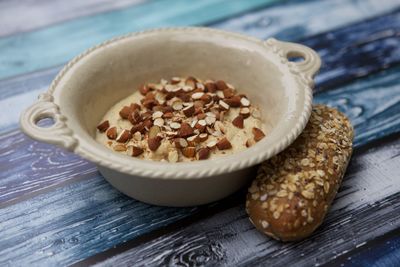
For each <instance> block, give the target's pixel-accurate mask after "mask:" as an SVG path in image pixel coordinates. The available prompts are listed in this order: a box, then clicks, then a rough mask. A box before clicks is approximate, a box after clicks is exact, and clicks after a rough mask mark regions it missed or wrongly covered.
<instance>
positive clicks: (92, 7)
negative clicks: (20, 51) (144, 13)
mask: <svg viewBox="0 0 400 267" xmlns="http://www.w3.org/2000/svg"><path fill="white" fill-rule="evenodd" d="M143 2H145V0H117V1H108V0H85V1H80V0H69V1H68V2H66V1H62V0H55V1H52V0H50V1H49V0H39V1H38V0H35V1H32V0H22V1H21V0H20V1H13V0H3V1H0V18H1V20H0V37H1V36H6V35H12V34H17V33H21V32H27V31H31V30H34V29H37V28H42V27H45V26H48V25H51V24H55V23H60V22H63V21H66V20H71V19H74V18H78V17H83V16H88V15H93V14H98V13H101V12H106V11H111V10H116V9H120V8H124V7H127V6H131V5H137V4H140V3H143Z"/></svg>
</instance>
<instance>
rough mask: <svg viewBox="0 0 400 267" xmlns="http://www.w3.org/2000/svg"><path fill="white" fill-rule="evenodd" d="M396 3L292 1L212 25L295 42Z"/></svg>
mask: <svg viewBox="0 0 400 267" xmlns="http://www.w3.org/2000/svg"><path fill="white" fill-rule="evenodd" d="M399 7H400V3H399V1H396V0H382V1H376V0H335V1H289V2H284V3H281V4H279V5H276V6H272V7H269V8H265V9H259V10H255V11H253V12H249V13H246V14H244V15H242V16H238V17H233V18H231V19H227V20H224V21H221V22H219V23H216V24H212V25H210V26H212V27H216V28H219V29H222V30H227V31H234V32H239V33H242V34H247V35H251V36H254V37H256V38H259V39H267V38H269V37H275V38H277V39H281V40H287V41H293V40H299V39H302V38H304V36H311V35H315V34H318V33H322V32H324V31H326V30H327V27H328V28H329V29H333V28H341V27H344V26H346V25H348V24H352V23H355V22H358V21H363V20H366V18H371V17H373V16H378V15H381V14H384V13H387V12H391V11H393V10H395V9H397V8H399Z"/></svg>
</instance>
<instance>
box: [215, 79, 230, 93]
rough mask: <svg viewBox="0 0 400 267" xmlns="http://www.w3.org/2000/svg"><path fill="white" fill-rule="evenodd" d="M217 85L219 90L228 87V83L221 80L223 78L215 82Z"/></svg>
mask: <svg viewBox="0 0 400 267" xmlns="http://www.w3.org/2000/svg"><path fill="white" fill-rule="evenodd" d="M215 85H216V86H217V89H218V90H221V91H223V90H225V89H226V88H228V86H227V85H226V83H225V82H224V81H221V80H219V81H216V82H215Z"/></svg>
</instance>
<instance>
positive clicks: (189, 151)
mask: <svg viewBox="0 0 400 267" xmlns="http://www.w3.org/2000/svg"><path fill="white" fill-rule="evenodd" d="M182 154H183V155H184V156H185V157H187V158H193V157H194V156H196V148H195V147H193V146H188V147H185V148H183V149H182Z"/></svg>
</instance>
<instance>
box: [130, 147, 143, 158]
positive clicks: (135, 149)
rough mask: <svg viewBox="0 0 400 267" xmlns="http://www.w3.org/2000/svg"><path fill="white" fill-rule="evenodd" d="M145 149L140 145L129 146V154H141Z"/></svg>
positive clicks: (133, 155) (134, 155)
mask: <svg viewBox="0 0 400 267" xmlns="http://www.w3.org/2000/svg"><path fill="white" fill-rule="evenodd" d="M143 152H144V150H143V149H142V148H140V147H138V146H128V155H130V156H132V157H137V156H140V155H141V154H142V153H143Z"/></svg>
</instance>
